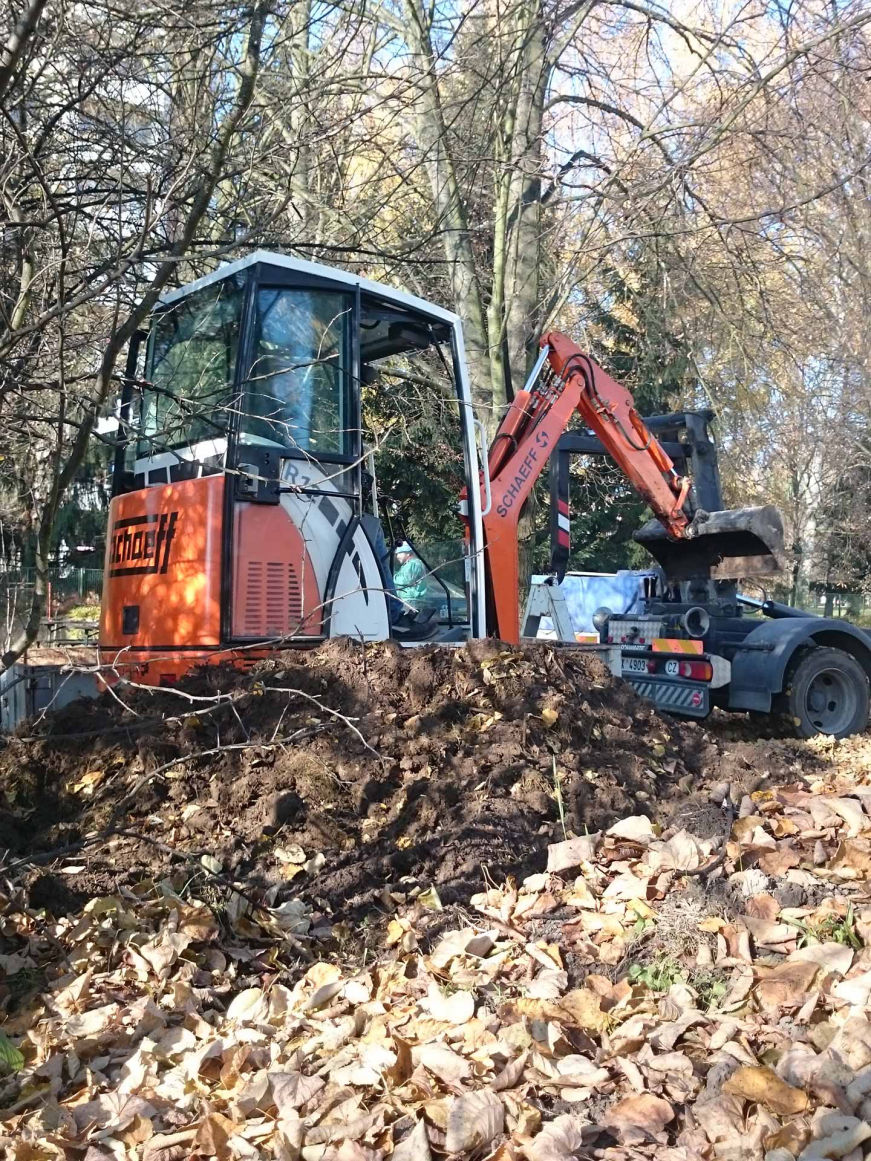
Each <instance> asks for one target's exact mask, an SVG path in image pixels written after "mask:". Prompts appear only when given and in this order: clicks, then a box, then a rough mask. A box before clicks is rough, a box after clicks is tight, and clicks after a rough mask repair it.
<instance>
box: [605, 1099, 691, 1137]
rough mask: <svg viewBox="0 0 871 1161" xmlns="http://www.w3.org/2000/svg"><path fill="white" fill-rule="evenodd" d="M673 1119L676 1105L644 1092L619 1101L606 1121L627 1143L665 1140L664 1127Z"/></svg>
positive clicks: (610, 1111) (610, 1110) (611, 1109)
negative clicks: (672, 1105)
mask: <svg viewBox="0 0 871 1161" xmlns="http://www.w3.org/2000/svg"><path fill="white" fill-rule="evenodd" d="M673 1119H674V1109H673V1108H672V1107H671V1105H670V1104H669V1102H668V1101H666V1100H663V1099H662V1098H661V1097H657V1096H654V1095H653V1094H652V1093H649V1092H642V1093H637V1094H636V1095H634V1096H628V1097H624V1099H623V1100H622V1101H618V1102H617V1104H616V1105H614V1106H613V1107H612V1108H610V1109H609V1110H608V1113H607V1116H606V1120H605V1124H607V1126H608V1127H609V1128H610V1129H612V1130H613V1131H614V1132H615V1133H616V1134H617V1136H618V1137H619V1139H620V1140H621V1141H622V1142H623V1144H624V1145H641V1144H649V1143H651V1142H653V1141H660V1142H662V1141H664V1140H665V1136H664V1133H663V1130H664V1129H665V1126H666V1125H667V1124H668V1123H669V1122H670V1121H671V1120H673Z"/></svg>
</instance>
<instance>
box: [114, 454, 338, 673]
mask: <svg viewBox="0 0 871 1161" xmlns="http://www.w3.org/2000/svg"><path fill="white" fill-rule="evenodd" d="M225 487H226V477H225V476H224V475H222V474H218V475H211V476H205V477H202V478H201V479H195V480H187V481H184V482H182V483H173V484H162V485H159V486H157V487H150V488H141V489H139V490H137V491H135V492H128V493H126V494H124V495H121V496H116V497H115V499H114V500H113V501H112V503H111V506H110V509H109V537H108V540H107V545H106V562H105V599H104V601H103V607H102V618H101V622H100V657H101V662H102V664H103V665H104V666H106V667H107V673H109V674H111V673H113V672H114V673H116V674H119V675H122V674H123V676H125V677H130V678H134V679H135V680H136V681H138V682H140V683H142V684H146V685H158V684H171V683H173V682H174V681H176V680H177V679H178V678H179V677H180V676H181V675H182V674H183V673H185V672H186V671H187V670H189V669H191V668H192V667H193V666H195V665H201V664H203V663H205V662H209V663H212V664H218V663H222V662H227V661H232V662H233V663H234V664H238V665H241V664H253V663H254V662H255V661H256V660H257V659H258V658H259V657H261V656H263V655H264V654H265V653H266V652H267V651H268V648H267V646H265V645H263V641H264V638H266V639H268V638H273V639H277V638H282V637H287V636H296V637H299V636H303V637H306V636H307V637H317V636H318V635H319V634H320V632H321V626H322V608H321V602H320V595H319V590H318V586H317V582H316V580H315V575H314V568H313V567H312V564H311V560H310V559H309V556H308V553H307V550H306V546H305V544H304V542H303V538H302V536H301V535H300V533H299V531H298V529H297V528H296V526H295V525H294V524H293V521H292V520H291V519H290V517H289V515H288V513H287V512H286V511H285V510H284V508H283V507H282V506H281V505H275V506H269V507H261V506H259V505H255V504H248V503H238V502H237V503H235V504H234V505H233V538H232V543H233V555H232V562H231V563H232V569H231V570H229V573H228V575H226V576H225V574H224V561H223V556H224V552H223V545H224V542H225V538H224V534H223V533H224V521H225V519H226V505H225ZM227 584H229V585H230V593H231V599H230V601H229V618H228V619H229V625H228V626H227V628H228V629H229V635H230V638H231V640H232V642H233V643H232V644H228V643H227V641H226V639H225V633H224V631H223V628H222V622H223V618H222V593H223V591H224V587H225V586H226V585H227ZM246 639H247V640H250V641H251V642H252V644H251V645H246ZM258 646H259V647H258ZM108 680H111V677H110V678H108Z"/></svg>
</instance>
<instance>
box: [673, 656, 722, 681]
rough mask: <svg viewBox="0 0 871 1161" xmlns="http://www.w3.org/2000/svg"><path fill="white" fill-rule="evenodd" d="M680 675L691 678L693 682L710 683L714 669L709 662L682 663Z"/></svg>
mask: <svg viewBox="0 0 871 1161" xmlns="http://www.w3.org/2000/svg"><path fill="white" fill-rule="evenodd" d="M680 675H681V677H691V678H692V679H693V681H710V680H711V678H712V677H713V676H714V667H713V666H712V665H711V663H710V661H682V662H681V663H680Z"/></svg>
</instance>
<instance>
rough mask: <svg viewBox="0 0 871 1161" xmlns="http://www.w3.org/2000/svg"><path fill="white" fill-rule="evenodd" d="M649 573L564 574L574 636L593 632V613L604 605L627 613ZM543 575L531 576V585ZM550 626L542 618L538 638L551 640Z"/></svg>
mask: <svg viewBox="0 0 871 1161" xmlns="http://www.w3.org/2000/svg"><path fill="white" fill-rule="evenodd" d="M655 575H656V573H655V572H653V571H652V570H643V571H638V572H636V571H633V570H630V569H621V570H620V571H619V572H617V573H604V572H567V573H566V575H565V579H564V580H563V583H562V585H561V586H560V588H561V589H562V592H563V596H564V597H565V599H566V604H567V605H568V609H569V615H570V616H571V618H572V627H573V628H574V630H575V632H576V633H595V631H596V630H595V628H594V627H593V613H595V611H596V609H598V608H600V607H601V606H602V605H607V607H608V608H609V609H610V610H611V612H612V613H628V612H629V611H630V608H631V606H632V605H633V603H634V602H635V600H636V599H637V598H638V597H639V596H640V594H641V580H642V577H646V576H655ZM545 579H546V578H545V577H544V576H534V577H533V578H532V581H533V583H536V582H538V583H540V582H541V581H543V580H545ZM555 635H556V634H555V633H554V629H553V624H552V623H551V621H550V618H548V617H543V618H542V621H541V625H540V627H539V630H538V636H539V637H550V638H553V637H554V636H555Z"/></svg>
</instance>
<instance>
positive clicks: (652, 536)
mask: <svg viewBox="0 0 871 1161" xmlns="http://www.w3.org/2000/svg"><path fill="white" fill-rule="evenodd" d="M633 539H635V540H636V541H637V542H638V543H639V544H642V545H643V546H644V547H645V548H646V549H647V551H648V552H649V553H650V555H651V556H652V557H654V559H655V560H656V561H657V563H658V564H659V565H660V566H661V567H662V569H663V570H664V571H665V574H666V576H667V577H668V578H669V579H670V580H676V581H681V580H694V579H696V578H700V577H701V578H710V579H711V580H738V579H739V578H740V577H746V576H768V575H770V574H772V573H776V572H780V571H781V569H782V568H783V520H782V519H781V516H780V513H779V512H778V510H777V508H775V507H774V505H773V504H765V505H763V506H762V507H759V508H732V509H727V510H725V511H722V512H698V513H696V516H695V517H694V519H693V522H692V524H691V525H690V526H689V528H688V529H687V538H686V539H681V540H675V539H673V538H672V537H671V536H669V535H668V533H667V532H666V531H665V529H664V528H663V526H662V525H661V524H660V523H659V521H658V520H650V521H648V523H647V524H645V525H644V527H643V528H640V529H639V530H638V532H636V533H635V535H634V538H633Z"/></svg>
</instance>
